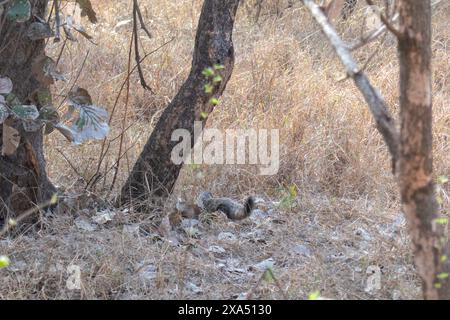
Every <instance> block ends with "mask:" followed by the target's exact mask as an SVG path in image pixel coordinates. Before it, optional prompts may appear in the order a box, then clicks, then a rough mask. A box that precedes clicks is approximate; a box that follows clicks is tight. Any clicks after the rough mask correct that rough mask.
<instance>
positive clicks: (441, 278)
mask: <svg viewBox="0 0 450 320" xmlns="http://www.w3.org/2000/svg"><path fill="white" fill-rule="evenodd" d="M437 278H438V279H439V280H445V279H447V278H448V272H442V273H439V274H438V275H437Z"/></svg>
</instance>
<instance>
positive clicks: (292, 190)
mask: <svg viewBox="0 0 450 320" xmlns="http://www.w3.org/2000/svg"><path fill="white" fill-rule="evenodd" d="M289 195H290V196H291V197H292V198H295V197H297V186H296V185H295V184H293V185H290V186H289Z"/></svg>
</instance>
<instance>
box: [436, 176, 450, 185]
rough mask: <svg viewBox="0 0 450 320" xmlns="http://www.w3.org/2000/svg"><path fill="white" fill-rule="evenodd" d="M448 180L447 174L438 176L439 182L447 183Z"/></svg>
mask: <svg viewBox="0 0 450 320" xmlns="http://www.w3.org/2000/svg"><path fill="white" fill-rule="evenodd" d="M447 182H448V177H446V176H439V177H438V178H437V183H439V184H446V183H447Z"/></svg>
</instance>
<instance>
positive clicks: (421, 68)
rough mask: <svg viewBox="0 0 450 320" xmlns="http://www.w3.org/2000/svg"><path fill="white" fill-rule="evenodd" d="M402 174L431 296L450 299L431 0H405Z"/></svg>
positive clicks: (408, 214) (411, 224)
mask: <svg viewBox="0 0 450 320" xmlns="http://www.w3.org/2000/svg"><path fill="white" fill-rule="evenodd" d="M399 13H400V19H401V20H400V37H399V59H400V86H401V88H400V90H401V93H400V94H401V96H400V118H401V131H400V149H399V151H400V153H399V160H398V161H399V162H398V169H399V170H398V178H399V185H400V192H401V199H402V204H403V211H404V213H405V215H406V217H407V220H408V225H409V230H410V234H411V238H412V242H413V244H414V259H415V263H416V266H417V268H418V272H419V274H420V276H421V278H422V280H423V293H424V297H425V298H426V299H450V285H449V284H450V283H449V277H448V272H449V270H450V266H449V264H448V263H449V260H448V259H447V257H448V255H447V252H448V244H447V242H446V239H445V238H444V235H443V233H442V230H438V229H439V225H438V224H437V223H436V218H437V215H438V204H437V202H436V195H435V190H434V189H435V188H434V182H433V176H432V170H433V165H432V130H431V129H432V92H431V84H432V79H431V6H430V0H415V1H411V0H401V1H399Z"/></svg>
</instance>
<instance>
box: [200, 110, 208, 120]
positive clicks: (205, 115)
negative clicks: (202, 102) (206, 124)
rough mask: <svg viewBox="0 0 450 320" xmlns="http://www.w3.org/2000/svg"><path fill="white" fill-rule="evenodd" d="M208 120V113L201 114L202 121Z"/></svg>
mask: <svg viewBox="0 0 450 320" xmlns="http://www.w3.org/2000/svg"><path fill="white" fill-rule="evenodd" d="M206 118H208V113H207V112H200V120H205V119H206Z"/></svg>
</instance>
